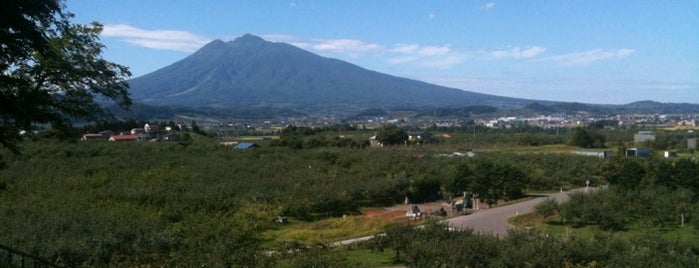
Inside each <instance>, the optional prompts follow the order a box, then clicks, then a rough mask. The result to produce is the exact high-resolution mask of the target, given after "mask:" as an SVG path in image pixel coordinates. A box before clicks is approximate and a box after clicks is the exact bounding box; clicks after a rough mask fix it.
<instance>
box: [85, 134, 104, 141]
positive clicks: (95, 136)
mask: <svg viewBox="0 0 699 268" xmlns="http://www.w3.org/2000/svg"><path fill="white" fill-rule="evenodd" d="M103 139H104V136H102V134H98V133H86V134H83V137H82V138H80V140H84V141H86V140H103Z"/></svg>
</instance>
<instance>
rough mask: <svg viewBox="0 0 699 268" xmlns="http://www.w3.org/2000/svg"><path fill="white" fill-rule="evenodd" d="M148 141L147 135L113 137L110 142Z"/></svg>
mask: <svg viewBox="0 0 699 268" xmlns="http://www.w3.org/2000/svg"><path fill="white" fill-rule="evenodd" d="M144 140H146V136H145V135H133V134H132V135H112V137H110V138H109V141H144Z"/></svg>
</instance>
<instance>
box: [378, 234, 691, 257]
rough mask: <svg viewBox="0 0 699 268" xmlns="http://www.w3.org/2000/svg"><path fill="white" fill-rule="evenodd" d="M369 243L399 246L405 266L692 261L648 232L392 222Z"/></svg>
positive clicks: (677, 247)
mask: <svg viewBox="0 0 699 268" xmlns="http://www.w3.org/2000/svg"><path fill="white" fill-rule="evenodd" d="M372 242H373V244H371V246H372V247H373V248H374V249H377V250H382V249H399V252H400V254H401V256H402V257H401V258H400V263H403V264H405V265H406V266H409V267H597V266H599V267H639V266H645V265H646V264H651V265H653V266H654V267H694V266H697V265H699V257H697V255H696V254H695V253H694V252H693V251H692V248H691V247H688V246H686V245H681V244H678V243H674V242H668V241H666V240H664V239H663V238H660V237H657V236H653V235H643V236H640V237H639V238H635V239H633V240H632V241H625V240H622V239H619V238H615V237H612V236H609V235H605V234H600V235H597V236H596V237H595V238H594V239H578V238H572V239H567V240H564V239H560V238H555V237H552V236H547V235H543V234H540V233H536V232H530V231H511V232H510V233H509V234H508V235H507V237H505V238H504V239H498V238H496V237H492V236H483V235H476V234H474V233H473V232H472V231H470V230H465V231H450V230H449V229H448V228H447V226H444V225H440V224H428V225H427V226H425V227H424V228H413V227H411V226H394V227H389V228H388V229H387V230H386V236H381V237H377V238H375V239H374V241H372Z"/></svg>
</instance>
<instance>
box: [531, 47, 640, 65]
mask: <svg viewBox="0 0 699 268" xmlns="http://www.w3.org/2000/svg"><path fill="white" fill-rule="evenodd" d="M634 52H635V50H633V49H629V48H621V49H606V50H605V49H600V48H598V49H592V50H587V51H581V52H573V53H568V54H561V55H555V56H550V57H546V58H542V59H540V60H538V61H546V62H556V63H560V64H563V65H587V64H590V63H593V62H596V61H600V60H607V59H615V58H624V57H627V56H629V55H631V54H633V53H634Z"/></svg>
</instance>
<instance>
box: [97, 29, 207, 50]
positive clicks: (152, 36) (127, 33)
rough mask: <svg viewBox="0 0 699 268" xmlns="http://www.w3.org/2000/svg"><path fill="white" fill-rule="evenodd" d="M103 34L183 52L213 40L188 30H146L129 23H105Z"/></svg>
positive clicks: (141, 44)
mask: <svg viewBox="0 0 699 268" xmlns="http://www.w3.org/2000/svg"><path fill="white" fill-rule="evenodd" d="M101 35H102V36H106V37H114V38H117V39H121V40H123V41H125V42H127V43H130V44H134V45H137V46H142V47H147V48H153V49H164V50H174V51H183V52H193V51H196V50H197V49H199V48H201V47H202V46H204V45H205V44H206V43H208V42H210V41H211V38H207V37H204V36H200V35H197V34H194V33H190V32H187V31H173V30H144V29H140V28H136V27H133V26H131V25H127V24H112V25H104V30H102V34H101Z"/></svg>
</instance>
